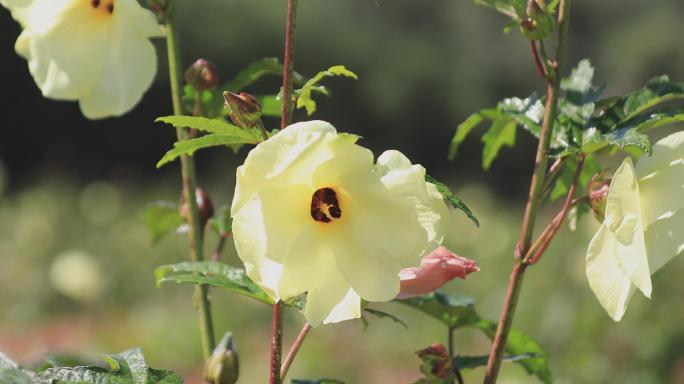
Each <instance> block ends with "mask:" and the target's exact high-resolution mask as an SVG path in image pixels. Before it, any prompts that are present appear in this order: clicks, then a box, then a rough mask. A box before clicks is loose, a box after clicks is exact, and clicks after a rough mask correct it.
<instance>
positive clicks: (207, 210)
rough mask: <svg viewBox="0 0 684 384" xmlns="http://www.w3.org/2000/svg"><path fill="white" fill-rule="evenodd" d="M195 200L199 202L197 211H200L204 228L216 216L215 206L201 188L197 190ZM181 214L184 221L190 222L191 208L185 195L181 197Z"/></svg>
mask: <svg viewBox="0 0 684 384" xmlns="http://www.w3.org/2000/svg"><path fill="white" fill-rule="evenodd" d="M195 200H196V201H197V209H198V210H199V218H200V223H201V224H202V227H204V226H205V225H206V224H207V221H209V219H211V218H212V217H213V216H214V204H213V203H212V202H211V198H210V197H209V195H208V194H207V193H206V192H204V190H203V189H201V188H197V189H195ZM179 213H180V216H181V217H182V218H183V220H185V221H186V222H188V221H189V219H190V207H189V206H188V204H187V203H186V202H185V198H184V196H183V195H181V204H180V212H179Z"/></svg>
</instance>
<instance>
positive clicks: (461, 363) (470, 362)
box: [453, 353, 539, 370]
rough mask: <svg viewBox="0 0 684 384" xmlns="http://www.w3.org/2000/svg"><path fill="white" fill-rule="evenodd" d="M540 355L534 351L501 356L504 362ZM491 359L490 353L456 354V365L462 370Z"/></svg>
mask: <svg viewBox="0 0 684 384" xmlns="http://www.w3.org/2000/svg"><path fill="white" fill-rule="evenodd" d="M536 358H539V356H537V355H535V354H533V353H523V354H522V355H506V356H504V357H502V358H501V361H502V362H504V363H511V362H516V361H520V360H525V359H536ZM488 360H489V356H488V355H483V356H454V363H453V364H454V366H455V367H457V368H458V369H460V370H464V369H473V368H478V367H484V366H486V365H487V361H488Z"/></svg>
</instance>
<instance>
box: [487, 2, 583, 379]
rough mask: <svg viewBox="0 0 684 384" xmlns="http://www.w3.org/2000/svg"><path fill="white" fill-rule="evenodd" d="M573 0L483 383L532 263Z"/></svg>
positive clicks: (494, 365) (562, 10) (565, 6)
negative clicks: (530, 254) (530, 256)
mask: <svg viewBox="0 0 684 384" xmlns="http://www.w3.org/2000/svg"><path fill="white" fill-rule="evenodd" d="M570 3H571V0H560V4H559V7H558V26H559V30H558V35H557V40H556V42H557V43H556V61H555V63H554V64H553V66H552V68H553V71H554V72H553V76H551V78H550V79H548V78H547V87H546V89H547V91H546V108H545V111H544V121H543V123H542V127H541V132H540V134H539V144H538V146H537V154H536V157H535V165H534V173H533V174H532V180H531V181H530V192H529V195H528V199H527V204H526V207H525V216H524V218H523V224H522V229H521V231H520V239H519V240H518V243H517V245H516V247H515V260H514V265H513V271H512V272H511V276H510V279H509V282H508V289H507V291H506V298H505V300H504V304H503V309H502V311H501V317H500V319H499V324H498V326H497V329H496V335H495V337H494V342H493V344H492V349H491V351H490V353H489V360H488V362H487V372H486V374H485V379H484V383H485V384H493V383H496V379H497V377H498V375H499V368H500V367H501V358H502V357H503V352H504V349H505V348H506V341H507V340H508V334H509V333H510V331H511V327H512V325H513V318H514V316H515V309H516V307H517V305H518V298H519V297H520V291H521V289H522V283H523V278H524V276H525V270H526V268H527V266H528V265H529V264H527V263H524V262H523V257H524V255H525V254H527V251H528V250H529V247H530V242H531V239H532V234H533V232H534V223H535V220H536V217H537V212H538V210H539V205H540V204H541V197H542V190H543V187H544V180H545V177H546V168H547V163H548V150H549V142H550V138H551V132H552V130H553V125H554V122H555V120H556V111H557V108H558V93H559V91H560V78H561V76H560V73H561V69H562V67H563V61H564V59H565V47H566V45H567V36H568V21H569V11H570Z"/></svg>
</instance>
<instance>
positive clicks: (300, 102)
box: [295, 65, 358, 116]
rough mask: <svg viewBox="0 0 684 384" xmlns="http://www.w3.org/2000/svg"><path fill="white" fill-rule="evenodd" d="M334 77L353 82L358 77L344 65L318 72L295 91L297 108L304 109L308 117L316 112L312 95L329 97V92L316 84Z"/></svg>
mask: <svg viewBox="0 0 684 384" xmlns="http://www.w3.org/2000/svg"><path fill="white" fill-rule="evenodd" d="M334 76H345V77H350V78H352V79H354V80H358V76H357V75H356V74H355V73H354V72H352V71H350V70H348V69H347V68H345V66H344V65H336V66H333V67H330V68H328V69H327V70H325V71H321V72H318V73H317V74H316V76H314V77H312V78H311V79H309V80H308V81H307V82H306V83H304V86H303V87H302V88H300V89H298V90H296V91H295V96H296V97H297V108H298V109H301V108H305V109H306V114H307V115H309V116H311V115H312V114H313V113H314V112H316V101H314V99H313V98H312V93H313V92H317V93H323V94H325V95H329V94H330V92H329V91H328V90H327V88H325V87H322V86H319V85H318V83H319V82H320V81H321V80H323V79H324V78H326V77H334Z"/></svg>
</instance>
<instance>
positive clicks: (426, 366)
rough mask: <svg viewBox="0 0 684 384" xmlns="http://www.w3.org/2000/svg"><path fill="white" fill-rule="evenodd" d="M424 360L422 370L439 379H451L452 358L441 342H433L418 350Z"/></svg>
mask: <svg viewBox="0 0 684 384" xmlns="http://www.w3.org/2000/svg"><path fill="white" fill-rule="evenodd" d="M416 354H417V355H418V357H420V359H421V360H422V361H423V367H422V369H421V370H422V371H423V372H424V373H426V374H428V373H429V374H430V375H432V376H433V377H435V378H439V379H450V378H451V377H452V375H453V371H452V369H451V358H450V357H449V353H448V352H447V350H446V348H444V346H443V345H442V344H440V343H433V344H432V345H431V346H429V347H427V348H425V349H421V350H420V351H418V352H416Z"/></svg>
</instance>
